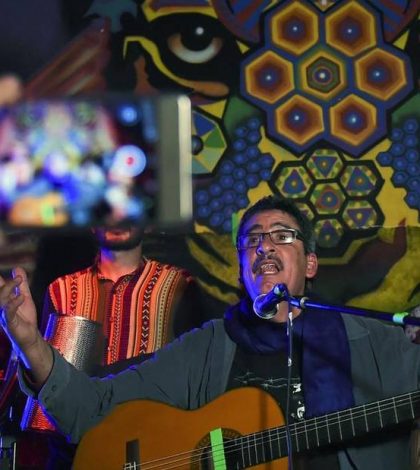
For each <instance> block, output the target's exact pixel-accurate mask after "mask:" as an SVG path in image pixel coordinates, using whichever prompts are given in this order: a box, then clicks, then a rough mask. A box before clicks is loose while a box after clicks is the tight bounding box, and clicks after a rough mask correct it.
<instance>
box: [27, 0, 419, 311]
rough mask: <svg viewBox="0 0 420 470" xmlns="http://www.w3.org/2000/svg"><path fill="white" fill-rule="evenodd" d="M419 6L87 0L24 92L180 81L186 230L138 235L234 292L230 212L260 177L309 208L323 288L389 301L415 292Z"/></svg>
mask: <svg viewBox="0 0 420 470" xmlns="http://www.w3.org/2000/svg"><path fill="white" fill-rule="evenodd" d="M419 12H420V1H418V0H417V1H416V0H412V1H408V0H407V1H403V0H399V1H398V0H393V1H379V0H372V1H362V0H342V1H340V0H337V1H329V0H319V1H306V0H288V1H270V0H261V1H252V0H243V1H228V0H213V1H211V0H208V1H206V0H189V1H188V0H177V1H175V0H172V1H171V0H146V1H143V2H142V1H137V2H134V1H130V0H126V1H122V0H118V1H109V0H108V1H106V0H96V1H93V2H91V4H90V7H89V8H88V9H87V10H86V13H85V15H84V20H87V19H92V20H94V21H92V22H91V26H90V27H89V28H87V29H86V30H84V31H82V33H81V34H80V35H79V36H78V37H77V38H75V39H74V40H73V41H72V43H71V44H69V46H68V47H67V48H66V49H65V50H64V51H63V52H62V53H61V54H60V55H59V56H58V57H57V58H56V59H55V60H54V61H53V62H52V63H51V64H49V65H48V66H47V67H45V68H44V70H43V71H42V72H41V73H40V74H38V75H37V76H36V77H35V78H34V79H33V80H31V81H30V82H29V83H28V84H27V87H26V93H27V95H28V96H45V95H48V94H56V93H63V92H64V93H68V94H76V93H84V92H90V91H92V90H96V91H97V90H126V91H134V92H135V93H157V92H160V91H163V90H171V91H179V92H183V93H187V94H188V95H189V96H190V98H191V101H192V103H193V135H192V144H193V180H194V195H193V198H194V233H192V234H188V235H187V236H185V237H179V238H177V239H176V244H177V246H178V248H180V249H178V250H172V249H170V250H168V249H166V248H165V247H164V246H163V244H162V243H161V242H159V241H155V242H153V241H152V242H151V243H150V247H149V248H150V250H151V253H152V254H153V255H154V256H157V257H160V258H163V259H165V260H167V261H170V262H175V263H177V264H181V265H184V266H187V267H189V268H190V270H191V271H192V272H193V273H194V274H196V275H197V276H198V278H199V280H200V282H201V284H202V286H203V287H204V288H205V290H206V291H207V292H208V293H209V295H210V296H212V297H213V298H215V299H217V300H218V301H220V302H222V303H230V302H233V301H235V300H236V298H237V295H238V292H239V290H238V289H239V286H238V281H237V267H236V254H235V249H234V246H233V244H232V236H233V235H234V233H235V229H236V227H237V222H238V220H239V218H240V215H241V213H242V212H243V210H244V209H246V208H247V207H248V206H249V205H250V204H251V203H253V202H255V201H256V200H257V199H258V198H259V197H261V196H262V195H265V194H269V193H275V194H280V195H283V196H285V197H289V198H292V199H294V200H295V201H296V202H297V203H298V204H299V206H300V207H301V208H302V210H304V211H305V212H306V213H307V215H308V216H309V217H310V218H311V220H312V221H313V224H314V227H315V230H316V233H317V237H318V245H319V256H320V259H321V269H320V274H319V279H318V281H317V284H316V286H317V290H318V291H319V292H320V293H321V294H322V295H324V296H325V297H326V298H327V299H329V300H330V301H333V302H336V303H340V302H343V303H344V302H345V303H348V304H352V305H357V306H364V307H366V308H371V309H376V310H384V311H399V310H404V309H406V308H408V307H411V306H413V305H416V304H419V303H420V270H419V268H418V266H417V265H418V260H419V259H420V248H419V247H420V243H419V241H420V223H419V222H420V144H419V138H420V93H419V85H420V73H419V61H418V57H419V52H420V26H419V25H420V19H419ZM172 243H174V242H172ZM170 246H172V245H170ZM175 252H176V253H178V257H177V256H176V255H175V254H174V253H175Z"/></svg>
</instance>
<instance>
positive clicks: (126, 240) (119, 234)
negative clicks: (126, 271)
mask: <svg viewBox="0 0 420 470" xmlns="http://www.w3.org/2000/svg"><path fill="white" fill-rule="evenodd" d="M94 234H95V238H96V240H97V243H98V245H99V248H101V249H106V250H110V251H128V250H132V249H133V248H136V247H138V246H139V245H140V244H141V242H142V241H143V232H142V230H140V229H138V228H133V227H131V228H129V229H121V230H113V229H108V230H107V229H95V230H94Z"/></svg>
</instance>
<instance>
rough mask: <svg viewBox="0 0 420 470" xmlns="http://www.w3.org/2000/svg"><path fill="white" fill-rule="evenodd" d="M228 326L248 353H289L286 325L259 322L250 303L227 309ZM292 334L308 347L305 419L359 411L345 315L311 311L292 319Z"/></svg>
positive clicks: (304, 354)
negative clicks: (354, 389) (343, 411)
mask: <svg viewBox="0 0 420 470" xmlns="http://www.w3.org/2000/svg"><path fill="white" fill-rule="evenodd" d="M225 327H226V331H227V333H228V335H229V336H230V338H231V339H232V340H233V341H235V343H237V344H238V345H239V346H241V347H242V348H244V349H245V350H247V351H251V352H258V353H261V354H272V353H274V352H276V351H281V350H283V351H285V352H287V347H288V338H287V334H286V328H285V324H279V323H274V322H270V321H267V320H262V319H260V318H258V317H257V316H256V315H255V314H254V312H253V310H252V303H251V301H250V300H249V299H243V300H242V301H240V302H239V303H238V304H236V305H234V306H232V307H230V308H229V309H228V310H227V312H226V314H225ZM293 332H294V338H295V337H297V338H300V340H301V341H302V345H303V350H302V370H301V374H302V383H303V390H304V394H305V408H306V418H310V417H312V416H320V415H324V414H327V413H330V412H333V411H339V410H344V409H347V408H350V407H352V406H354V398H353V390H352V380H351V364H350V348H349V343H348V340H347V333H346V330H345V327H344V322H343V319H342V317H341V315H339V314H336V313H331V312H327V311H324V310H315V309H313V310H311V309H306V310H304V311H302V313H301V314H300V315H299V316H298V317H296V318H295V319H294V320H293Z"/></svg>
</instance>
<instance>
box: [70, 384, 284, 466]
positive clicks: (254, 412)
mask: <svg viewBox="0 0 420 470" xmlns="http://www.w3.org/2000/svg"><path fill="white" fill-rule="evenodd" d="M283 424H284V418H283V414H282V412H281V410H280V408H279V406H278V405H277V403H276V401H275V400H274V399H273V398H272V397H271V395H269V394H268V393H265V392H263V391H261V390H259V389H257V388H251V387H249V388H240V389H237V390H232V391H230V392H228V393H226V394H224V395H222V396H220V397H219V398H217V399H216V400H214V401H212V402H210V403H209V404H207V405H205V406H204V407H202V408H199V409H197V410H194V411H183V410H179V409H177V408H174V407H171V406H168V405H164V404H161V403H157V402H153V401H148V400H139V401H131V402H128V403H125V404H122V405H118V406H117V407H116V408H115V410H114V411H113V412H112V413H111V414H110V415H109V416H108V417H107V418H105V419H104V420H103V421H102V423H100V424H99V425H98V426H96V427H95V428H93V429H91V430H90V431H89V432H88V433H86V435H85V436H84V437H83V439H82V441H81V442H80V444H79V446H78V449H77V453H76V457H75V460H74V469H75V470H84V469H86V470H88V469H89V470H91V469H92V468H100V469H101V470H106V469H112V470H117V469H118V470H120V469H123V468H127V469H128V468H132V469H134V468H135V467H134V466H132V467H129V466H126V467H124V465H125V464H126V462H127V458H126V453H127V451H126V444H127V442H130V441H134V440H138V444H139V455H140V466H138V467H137V468H138V469H141V470H146V469H149V468H154V469H161V470H163V469H169V468H177V469H191V470H193V469H197V470H199V469H204V468H208V469H211V468H214V467H213V465H212V464H210V465H208V464H207V465H204V463H203V459H201V458H200V456H199V455H198V451H197V450H196V449H198V448H203V447H204V448H207V449H208V445H209V442H210V441H209V432H210V431H212V430H214V429H218V428H222V429H223V434H224V435H226V436H233V437H238V436H239V435H246V434H251V433H254V432H258V431H263V430H265V429H267V428H272V427H276V426H281V425H283ZM151 461H155V462H154V463H153V464H152V463H150V464H148V463H149V462H151ZM156 461H158V462H156ZM253 468H255V469H261V470H262V469H265V470H269V469H276V470H277V469H282V470H283V469H284V470H286V469H287V458H282V459H279V460H276V461H274V462H271V463H265V464H262V465H258V466H254V467H253Z"/></svg>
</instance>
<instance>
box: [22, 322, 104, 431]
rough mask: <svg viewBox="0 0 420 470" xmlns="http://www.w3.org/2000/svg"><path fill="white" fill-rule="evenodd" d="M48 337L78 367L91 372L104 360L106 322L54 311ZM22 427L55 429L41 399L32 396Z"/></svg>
mask: <svg viewBox="0 0 420 470" xmlns="http://www.w3.org/2000/svg"><path fill="white" fill-rule="evenodd" d="M44 338H45V339H46V340H47V341H48V342H49V343H50V344H51V345H52V346H54V347H55V348H56V349H57V350H58V351H59V352H60V353H61V354H62V355H63V356H64V358H65V359H66V360H67V361H68V362H70V363H71V364H73V365H74V366H75V367H76V368H77V369H79V370H83V371H85V372H86V373H88V374H89V373H90V372H91V371H92V370H93V368H94V367H95V366H97V365H100V364H101V363H102V357H103V349H104V337H103V330H102V324H101V323H98V322H94V321H92V320H89V319H87V318H84V317H78V316H69V315H56V314H51V315H50V316H49V318H48V324H47V328H46V331H45V335H44ZM21 428H22V430H24V431H54V430H55V427H54V425H53V424H52V423H51V422H50V421H49V419H48V418H47V417H46V416H45V414H44V413H43V411H42V409H41V407H40V406H39V404H38V402H37V400H34V399H33V398H28V399H27V401H26V406H25V409H24V412H23V416H22V421H21Z"/></svg>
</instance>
